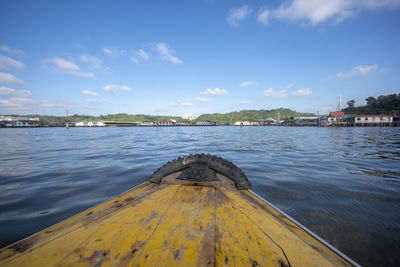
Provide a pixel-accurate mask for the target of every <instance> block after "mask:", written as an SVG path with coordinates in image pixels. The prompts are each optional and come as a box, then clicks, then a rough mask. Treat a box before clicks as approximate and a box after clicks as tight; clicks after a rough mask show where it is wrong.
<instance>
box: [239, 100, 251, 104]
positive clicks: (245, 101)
mask: <svg viewBox="0 0 400 267" xmlns="http://www.w3.org/2000/svg"><path fill="white" fill-rule="evenodd" d="M249 103H250V101H249V100H242V101H240V104H249Z"/></svg>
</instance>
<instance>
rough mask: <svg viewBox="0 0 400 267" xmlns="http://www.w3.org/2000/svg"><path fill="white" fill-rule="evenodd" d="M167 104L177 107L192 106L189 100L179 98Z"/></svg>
mask: <svg viewBox="0 0 400 267" xmlns="http://www.w3.org/2000/svg"><path fill="white" fill-rule="evenodd" d="M168 105H169V106H172V107H177V106H185V107H191V106H193V102H192V101H190V100H179V101H175V102H171V103H169V104H168Z"/></svg>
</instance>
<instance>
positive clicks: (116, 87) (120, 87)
mask: <svg viewBox="0 0 400 267" xmlns="http://www.w3.org/2000/svg"><path fill="white" fill-rule="evenodd" d="M103 90H104V91H107V92H116V91H131V90H132V88H130V87H128V86H126V85H115V84H107V85H105V86H104V87H103Z"/></svg>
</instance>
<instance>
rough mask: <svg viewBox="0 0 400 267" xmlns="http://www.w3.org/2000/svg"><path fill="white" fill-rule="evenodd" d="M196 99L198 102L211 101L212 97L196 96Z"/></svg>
mask: <svg viewBox="0 0 400 267" xmlns="http://www.w3.org/2000/svg"><path fill="white" fill-rule="evenodd" d="M196 101H199V102H211V101H212V98H205V97H196Z"/></svg>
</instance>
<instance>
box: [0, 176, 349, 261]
mask: <svg viewBox="0 0 400 267" xmlns="http://www.w3.org/2000/svg"><path fill="white" fill-rule="evenodd" d="M289 264H290V265H291V266H348V265H351V264H350V263H348V262H347V261H346V260H344V259H343V258H342V257H340V256H339V255H337V254H336V253H335V252H334V251H332V250H331V249H329V248H328V247H326V246H325V245H324V244H322V243H321V242H320V241H318V240H317V239H315V238H314V237H313V236H311V235H310V234H308V233H307V232H305V231H304V230H303V229H301V228H300V227H299V226H297V225H296V224H294V223H293V222H292V221H290V220H289V219H287V218H286V217H284V216H282V214H280V213H279V212H277V211H276V210H275V209H273V208H272V207H270V206H269V205H268V204H266V203H265V202H263V201H261V200H260V199H258V198H257V197H256V196H254V195H253V194H252V193H250V192H248V191H239V190H237V189H236V188H235V187H233V186H226V185H225V186H223V185H214V186H191V185H179V184H170V185H167V184H159V185H158V184H151V183H146V184H144V185H143V186H140V187H138V188H135V189H133V190H130V191H128V192H126V193H124V194H122V195H120V196H118V197H117V198H114V199H112V200H110V201H107V202H105V203H103V204H101V205H99V206H96V207H94V208H92V209H89V210H87V211H85V212H83V213H81V214H79V215H77V216H74V217H72V218H70V219H68V220H66V221H64V222H61V223H59V224H57V225H55V226H53V227H50V228H48V229H45V230H43V231H42V232H40V233H38V234H35V235H33V236H31V237H29V238H27V239H25V240H22V241H20V242H18V243H16V244H14V245H11V246H9V247H7V248H5V249H3V250H1V251H0V265H1V266H56V265H57V266H58V265H59V266H71V265H74V266H94V265H96V266H100V265H101V266H221V265H224V266H243V265H244V266H276V265H277V266H289Z"/></svg>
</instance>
